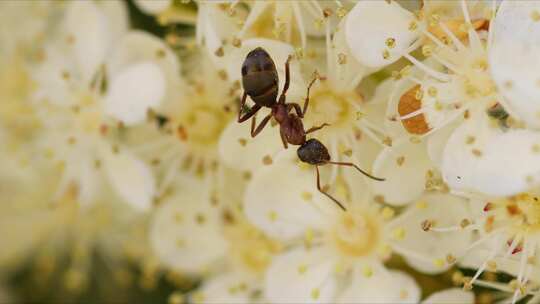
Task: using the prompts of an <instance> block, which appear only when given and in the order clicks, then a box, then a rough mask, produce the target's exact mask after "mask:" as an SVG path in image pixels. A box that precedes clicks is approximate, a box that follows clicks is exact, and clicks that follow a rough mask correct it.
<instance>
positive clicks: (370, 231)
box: [333, 211, 381, 257]
mask: <svg viewBox="0 0 540 304" xmlns="http://www.w3.org/2000/svg"><path fill="white" fill-rule="evenodd" d="M353 212H354V211H353ZM353 212H346V213H344V214H343V215H342V216H341V217H340V219H339V220H338V221H337V223H336V226H335V229H334V231H333V238H334V240H335V244H336V247H337V249H338V250H339V252H341V253H342V254H343V255H345V256H349V257H361V256H367V255H369V254H371V253H373V252H374V251H375V250H376V249H377V247H378V245H379V243H380V237H381V231H380V225H379V222H378V221H377V220H376V219H375V218H374V217H372V216H370V215H369V214H365V213H360V212H355V213H353Z"/></svg>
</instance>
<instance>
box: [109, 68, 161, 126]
mask: <svg viewBox="0 0 540 304" xmlns="http://www.w3.org/2000/svg"><path fill="white" fill-rule="evenodd" d="M164 96H165V77H164V75H163V72H162V71H161V70H160V69H159V67H158V66H157V65H156V64H154V63H151V62H144V63H139V64H135V65H133V66H130V67H128V68H126V69H125V70H124V71H123V72H122V73H119V74H118V75H116V77H115V78H113V79H112V82H111V88H110V90H109V92H108V94H107V96H106V98H105V112H106V113H107V114H108V115H111V116H112V117H114V118H116V119H118V120H120V121H122V122H124V123H125V124H127V125H133V124H136V123H138V122H141V121H143V120H144V119H145V118H146V114H147V111H148V109H150V108H156V107H157V106H158V105H159V104H160V103H161V101H162V100H163V97H164Z"/></svg>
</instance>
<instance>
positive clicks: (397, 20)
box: [345, 1, 419, 68]
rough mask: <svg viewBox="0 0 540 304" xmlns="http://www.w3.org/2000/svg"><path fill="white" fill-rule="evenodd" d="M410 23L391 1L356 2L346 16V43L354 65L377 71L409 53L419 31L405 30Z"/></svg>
mask: <svg viewBox="0 0 540 304" xmlns="http://www.w3.org/2000/svg"><path fill="white" fill-rule="evenodd" d="M414 21H415V18H414V15H413V14H412V13H411V12H409V11H407V10H406V9H404V8H402V7H401V6H400V5H399V4H398V3H396V2H395V1H359V2H358V3H357V4H356V5H355V6H354V8H353V9H352V10H351V11H350V12H349V14H348V15H347V20H346V22H345V31H346V33H345V35H346V37H347V43H348V45H349V48H350V50H351V52H352V54H353V55H354V57H355V58H356V60H358V62H360V63H361V64H363V65H366V66H368V67H372V68H381V67H384V66H386V65H388V64H390V63H393V62H394V61H396V60H398V59H399V58H400V57H401V56H402V55H403V54H404V53H407V52H410V51H412V50H410V49H409V47H410V45H411V44H412V43H413V42H414V41H415V40H417V39H418V38H419V31H417V30H410V29H409V27H410V25H411V22H414ZM389 39H393V41H392V42H391V41H390V40H389ZM385 51H387V52H388V57H387V58H385V56H384V55H383V54H384V52H385Z"/></svg>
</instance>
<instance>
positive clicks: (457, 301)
mask: <svg viewBox="0 0 540 304" xmlns="http://www.w3.org/2000/svg"><path fill="white" fill-rule="evenodd" d="M422 303H423V304H473V303H474V293H472V292H470V291H464V290H462V289H461V288H450V289H445V290H443V291H439V292H436V293H433V294H432V295H430V296H429V297H428V298H427V299H425V300H424V301H422Z"/></svg>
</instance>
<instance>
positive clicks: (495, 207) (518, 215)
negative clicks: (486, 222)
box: [484, 193, 540, 233]
mask: <svg viewBox="0 0 540 304" xmlns="http://www.w3.org/2000/svg"><path fill="white" fill-rule="evenodd" d="M486 206H487V207H486V208H485V209H484V210H488V211H493V221H492V222H493V224H495V225H496V226H500V225H507V224H510V227H511V229H515V230H517V231H518V232H523V233H530V232H533V233H536V232H540V197H538V196H535V195H532V194H529V193H522V194H518V195H516V196H512V197H510V198H507V199H504V200H500V201H495V202H493V203H488V205H486Z"/></svg>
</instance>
